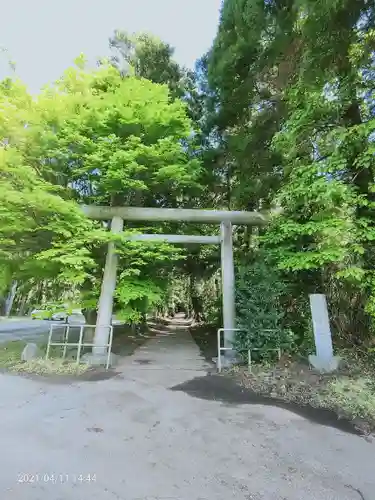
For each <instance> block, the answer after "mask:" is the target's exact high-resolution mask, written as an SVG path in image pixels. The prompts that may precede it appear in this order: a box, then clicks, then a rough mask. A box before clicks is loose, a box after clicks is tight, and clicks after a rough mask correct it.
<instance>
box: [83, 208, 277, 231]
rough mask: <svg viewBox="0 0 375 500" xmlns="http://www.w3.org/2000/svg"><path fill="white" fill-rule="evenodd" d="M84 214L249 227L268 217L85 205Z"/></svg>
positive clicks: (212, 211)
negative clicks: (228, 223)
mask: <svg viewBox="0 0 375 500" xmlns="http://www.w3.org/2000/svg"><path fill="white" fill-rule="evenodd" d="M82 209H83V211H84V213H85V214H86V215H87V217H89V218H90V219H97V220H111V219H112V218H113V217H121V218H122V219H124V220H133V221H178V222H182V221H183V222H201V223H203V224H220V223H221V222H231V223H232V224H244V225H247V226H264V225H265V224H267V222H268V221H267V217H266V216H265V215H263V214H261V213H259V212H239V211H235V212H233V211H229V210H228V211H226V210H200V209H196V208H192V209H190V208H188V209H186V208H141V207H108V206H96V205H85V206H83V207H82Z"/></svg>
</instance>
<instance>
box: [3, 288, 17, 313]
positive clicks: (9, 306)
mask: <svg viewBox="0 0 375 500" xmlns="http://www.w3.org/2000/svg"><path fill="white" fill-rule="evenodd" d="M17 286H18V282H17V281H13V282H12V287H11V289H10V291H9V295H8V297H7V299H6V301H5V316H9V315H10V312H11V310H12V307H13V302H14V298H15V296H16V293H17Z"/></svg>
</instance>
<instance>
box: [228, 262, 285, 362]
mask: <svg viewBox="0 0 375 500" xmlns="http://www.w3.org/2000/svg"><path fill="white" fill-rule="evenodd" d="M286 293H287V290H286V286H285V283H284V282H283V281H282V278H281V276H280V275H279V274H278V273H277V271H276V270H274V269H273V268H272V267H271V266H269V265H267V263H266V262H262V261H259V262H255V263H253V264H251V265H244V266H241V267H240V268H239V269H238V276H237V287H236V304H237V316H238V319H237V328H239V329H240V331H239V332H237V334H236V341H235V347H236V349H237V350H238V351H239V352H241V351H247V350H248V349H250V348H253V349H254V348H256V349H261V351H260V352H259V355H260V356H261V357H266V356H268V355H269V354H270V352H267V350H268V349H277V348H281V349H283V350H286V351H288V350H290V349H291V348H292V347H293V343H294V337H293V334H292V332H291V331H290V330H289V329H287V328H285V311H284V310H283V307H282V297H283V296H284V295H285V294H286ZM256 354H257V353H255V355H256Z"/></svg>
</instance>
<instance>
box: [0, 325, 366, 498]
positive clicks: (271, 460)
mask: <svg viewBox="0 0 375 500" xmlns="http://www.w3.org/2000/svg"><path fill="white" fill-rule="evenodd" d="M206 373H207V365H206V363H205V361H204V360H203V359H202V358H201V357H200V355H199V350H198V348H197V346H196V345H195V344H194V343H193V341H192V339H191V336H190V335H189V334H188V333H187V332H184V331H182V330H180V331H179V333H178V335H177V336H176V337H174V336H171V335H164V336H163V335H162V336H160V337H158V338H155V339H152V340H151V341H150V342H149V343H148V344H145V345H144V346H142V347H141V348H140V349H139V350H138V351H136V352H135V353H134V355H133V356H131V357H128V358H126V359H124V360H123V361H122V364H121V365H120V367H119V374H118V375H117V376H116V377H114V378H112V379H109V380H102V381H97V382H80V383H77V382H76V383H72V384H61V383H60V384H53V383H52V382H51V381H49V382H45V381H43V380H31V379H26V378H20V377H17V376H11V375H0V394H1V400H0V421H1V426H0V442H1V445H2V448H3V450H6V451H5V454H3V460H2V465H1V473H0V498H4V499H12V500H82V499H86V498H87V499H88V498H89V499H90V500H167V499H168V500H232V499H235V500H302V499H306V500H361V498H364V499H365V500H374V499H375V493H374V492H375V475H374V457H375V445H374V444H373V443H369V442H366V441H365V440H364V439H363V438H360V437H358V436H355V435H351V434H346V433H344V432H342V431H340V430H337V429H334V428H331V427H327V426H322V425H318V424H314V423H312V422H310V421H309V420H306V419H305V418H303V417H301V416H299V415H297V414H295V413H291V412H289V411H287V410H285V409H281V408H275V407H270V406H262V405H259V404H251V405H250V404H247V405H246V404H232V403H231V404H229V403H222V402H220V401H218V400H215V395H211V396H210V395H206V396H208V397H207V398H205V399H200V398H198V397H193V396H191V395H189V394H187V393H186V392H184V391H183V390H181V385H179V384H182V386H183V385H184V383H185V382H186V381H187V380H189V379H197V380H198V379H202V380H203V381H204V380H205V379H210V378H212V376H211V377H209V376H206ZM176 385H177V386H179V387H180V389H179V390H176ZM172 388H174V389H175V390H171V389H172ZM361 495H362V497H361Z"/></svg>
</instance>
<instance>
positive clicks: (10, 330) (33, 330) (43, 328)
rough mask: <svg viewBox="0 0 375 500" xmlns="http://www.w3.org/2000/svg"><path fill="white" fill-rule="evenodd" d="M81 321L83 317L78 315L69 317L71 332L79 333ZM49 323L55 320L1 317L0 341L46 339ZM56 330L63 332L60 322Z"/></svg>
mask: <svg viewBox="0 0 375 500" xmlns="http://www.w3.org/2000/svg"><path fill="white" fill-rule="evenodd" d="M83 322H84V318H83V317H81V316H79V315H77V316H72V317H71V319H70V324H71V325H73V326H72V332H73V331H76V332H78V333H79V325H80V324H82V323H83ZM51 323H54V324H56V323H57V322H56V321H47V320H38V319H35V320H32V319H30V318H20V319H15V318H14V319H9V320H7V319H2V320H0V343H3V342H8V341H11V340H24V341H25V342H34V341H38V340H39V341H40V340H47V338H48V333H49V329H50V325H51ZM58 324H60V322H58ZM74 325H76V327H75V326H74ZM54 331H55V330H54ZM58 332H59V333H62V332H63V323H62V322H61V328H57V330H56V333H58Z"/></svg>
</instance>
